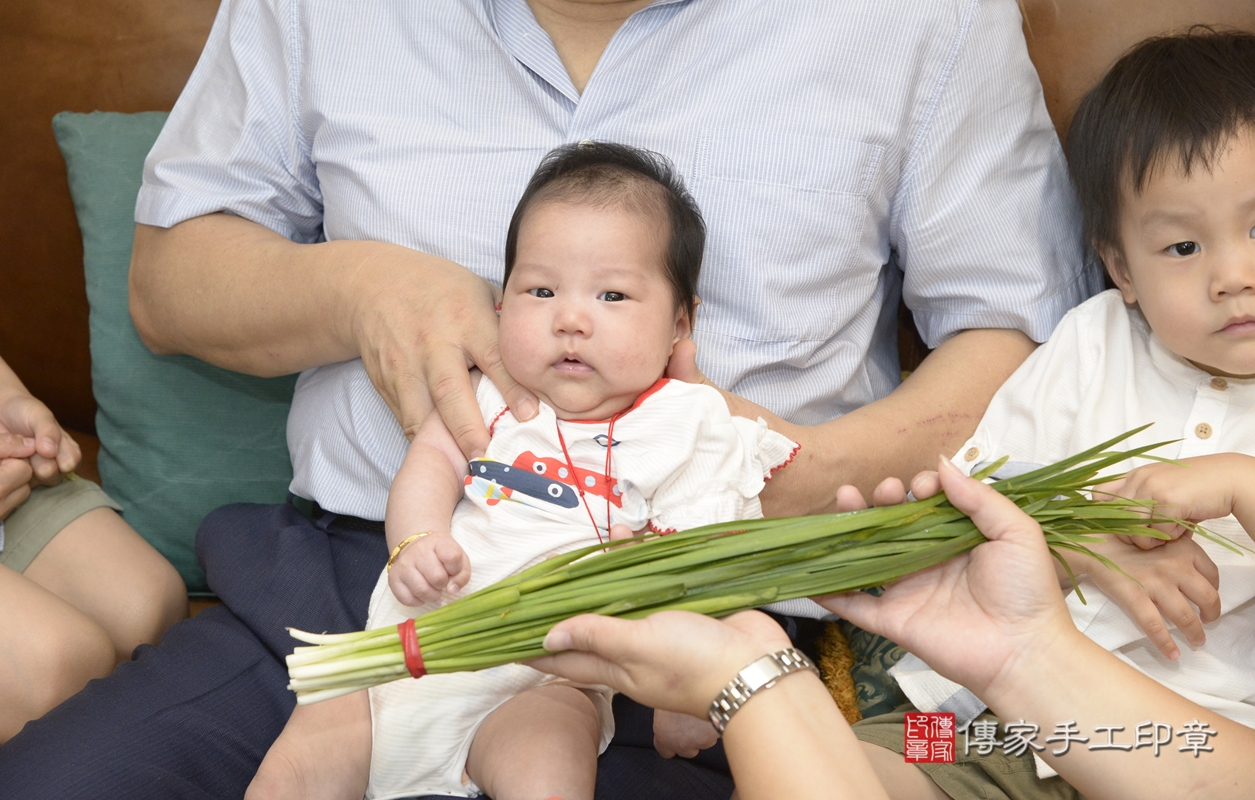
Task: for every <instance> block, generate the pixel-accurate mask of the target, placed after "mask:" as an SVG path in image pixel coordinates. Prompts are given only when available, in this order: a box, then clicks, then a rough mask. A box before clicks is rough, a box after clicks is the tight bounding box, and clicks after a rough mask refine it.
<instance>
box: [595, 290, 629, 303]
mask: <svg viewBox="0 0 1255 800" xmlns="http://www.w3.org/2000/svg"><path fill="white" fill-rule="evenodd" d="M597 299H598V300H605V301H606V302H608V303H617V302H619V301H620V300H626V299H627V295H625V294H624V293H623V292H602V293H601V294H599V295H597Z"/></svg>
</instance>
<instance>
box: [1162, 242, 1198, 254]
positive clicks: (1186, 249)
mask: <svg viewBox="0 0 1255 800" xmlns="http://www.w3.org/2000/svg"><path fill="white" fill-rule="evenodd" d="M1168 252H1169V253H1171V254H1172V255H1174V256H1192V255H1194V254H1195V253H1197V252H1198V243H1197V242H1177V243H1176V244H1170V245H1168Z"/></svg>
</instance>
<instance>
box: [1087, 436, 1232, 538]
mask: <svg viewBox="0 0 1255 800" xmlns="http://www.w3.org/2000/svg"><path fill="white" fill-rule="evenodd" d="M1252 481H1255V458H1252V457H1250V456H1244V455H1241V454H1239V453H1217V454H1215V455H1210V456H1197V457H1195V458H1183V459H1181V461H1180V462H1179V463H1176V464H1148V465H1146V466H1144V467H1138V468H1137V469H1135V470H1132V471H1130V472H1129V474H1128V475H1126V476H1124V478H1123V479H1121V480H1118V481H1113V482H1111V483H1105V484H1102V485H1101V486H1097V487H1095V488H1094V494H1095V496H1096V497H1098V496H1100V495H1102V494H1107V495H1111V496H1114V497H1125V498H1128V499H1130V500H1154V501H1155V503H1156V505H1155V510H1156V511H1158V512H1159V513H1160V514H1161V515H1163V516H1168V517H1176V518H1178V519H1183V520H1187V521H1189V522H1204V521H1206V520H1209V519H1220V518H1221V517H1227V516H1228V515H1230V514H1234V513H1238V511H1239V506H1240V505H1241V504H1242V491H1243V489H1246V490H1247V491H1255V489H1253V488H1251V487H1255V483H1252ZM1239 521H1240V520H1239ZM1150 527H1152V528H1154V529H1156V530H1159V531H1162V532H1164V533H1166V534H1168V536H1170V537H1171V538H1173V539H1176V538H1178V537H1179V536H1181V535H1182V534H1183V533H1185V531H1186V529H1185V528H1182V527H1181V526H1180V525H1175V524H1172V523H1158V524H1155V525H1152V526H1150ZM1119 538H1120V539H1121V540H1122V541H1124V542H1128V543H1129V544H1135V545H1137V546H1138V547H1141V548H1143V549H1149V548H1152V547H1158V546H1159V545H1161V544H1164V540H1162V539H1154V538H1151V537H1149V536H1121V537H1119Z"/></svg>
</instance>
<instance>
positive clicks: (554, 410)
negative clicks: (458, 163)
mask: <svg viewBox="0 0 1255 800" xmlns="http://www.w3.org/2000/svg"><path fill="white" fill-rule="evenodd" d="M704 239H705V229H704V225H703V223H702V219H701V216H700V213H699V212H698V210H697V208H696V205H695V204H694V203H693V201H692V199H691V197H690V196H689V195H688V193H687V192H686V191H685V189H684V188H683V185H682V183H681V182H680V180H679V179H678V178H676V177H675V176H674V175H673V173H672V171H671V169H670V166H669V165H668V164H666V163H665V161H664V160H663V159H662V158H661V157H660V156H656V155H654V154H651V153H647V152H644V151H640V150H635V149H633V148H629V147H625V146H622V145H614V144H606V143H594V142H583V143H580V144H578V145H571V146H567V147H563V148H560V149H558V150H556V151H554V152H553V153H551V154H550V155H549V156H547V157H546V158H545V160H544V161H543V162H542V164H541V166H540V168H539V169H538V171H537V172H536V174H535V175H534V176H533V177H532V179H531V182H530V183H529V184H528V187H527V189H526V191H525V192H524V194H523V197H522V199H521V200H520V201H519V204H518V207H517V209H516V210H515V213H514V217H513V219H512V220H511V223H510V228H509V232H508V236H507V242H506V258H505V276H504V295H503V298H502V301H501V305H500V318H501V327H500V343H501V345H500V347H501V360H502V363H503V364H504V366H505V367H506V369H507V370H508V371H509V372H510V374H511V376H513V377H514V378H515V379H516V380H518V381H519V383H520V384H522V385H523V386H525V387H526V388H527V389H529V390H530V391H532V392H533V393H534V394H535V395H536V396H537V398H538V399H539V400H540V412H539V413H538V414H537V416H536V417H534V418H533V419H531V420H528V421H527V422H520V421H519V420H517V419H516V418H515V417H514V416H513V415H512V414H511V413H510V409H509V408H508V407H507V406H506V404H505V400H504V399H503V397H502V395H501V393H500V392H499V391H498V390H497V388H496V387H495V386H494V385H493V384H492V383H491V381H489V380H488V379H487V378H484V377H482V376H479V375H476V380H477V384H476V396H477V398H478V400H479V404H480V408H481V410H482V411H483V414H484V420H485V422H486V423H487V424H488V427H489V433H490V435H491V437H492V438H491V441H490V444H489V446H488V450H487V452H486V453H485V454H484V456H482V457H480V458H476V459H474V460H472V461H471V462H470V464H469V465H468V464H467V463H466V461H465V459H464V458H463V456H462V454H461V452H460V451H459V449H458V447H457V445H456V444H455V442H454V440H453V437H452V436H451V435H450V433H449V431H448V430H447V429H446V428H445V426H444V423H443V422H442V421H441V420H440V418H439V416H438V415H436V414H432V415H430V416H429V417H428V418H427V420H426V421H425V422H424V424H423V426H422V427H421V429H420V430H419V432H418V434H417V435H416V436H415V439H414V441H413V443H412V444H411V446H410V449H409V451H408V453H407V455H406V458H405V461H404V463H403V464H402V466H401V469H400V471H399V472H398V473H397V476H396V478H395V480H394V482H393V484H392V489H391V491H390V492H389V496H388V507H387V512H386V520H385V529H386V535H387V539H388V544H389V546H390V547H392V554H391V557H390V559H389V565H388V569H387V571H385V573H384V574H382V575H381V576H380V579H379V583H378V584H377V585H376V587H375V591H374V594H373V596H372V598H371V604H370V620H369V623H368V625H369V627H383V626H389V625H396V624H397V623H399V622H401V621H403V620H405V619H408V618H410V617H413V616H416V615H418V614H421V613H423V612H425V611H428V610H431V609H433V608H436V607H438V606H440V605H442V604H444V603H446V602H449V601H450V600H453V599H456V598H457V597H461V596H464V595H466V594H468V593H470V592H473V591H475V590H477V589H479V588H482V587H484V586H487V585H489V584H491V583H494V582H496V581H498V580H501V579H502V578H504V577H506V576H508V575H510V574H512V573H515V572H517V571H519V570H522V569H525V568H526V567H529V566H531V565H532V564H535V563H537V562H539V561H541V560H543V559H545V558H548V557H550V556H553V555H556V554H558V553H562V552H565V551H569V550H572V549H575V548H579V547H585V546H588V545H590V544H597V543H599V542H608V541H609V540H610V539H611V538H616V539H618V538H626V537H628V536H631V535H633V533H634V532H641V531H644V530H647V529H648V530H652V531H654V532H656V533H667V532H670V531H674V530H679V529H684V528H692V527H695V526H698V525H704V524H708V523H713V522H717V521H727V520H732V519H741V518H747V517H759V516H761V515H762V509H761V506H760V505H759V502H758V493H759V492H760V491H761V489H762V488H763V483H764V481H765V480H766V479H768V478H769V477H770V475H771V473H772V471H774V470H775V469H778V468H780V467H781V466H783V465H784V464H786V463H788V461H790V460H791V458H792V457H793V454H794V453H795V452H796V450H797V445H795V444H794V443H793V442H791V441H789V440H788V439H786V438H785V437H783V436H781V435H779V434H777V433H774V432H772V431H770V430H769V429H768V428H767V425H766V423H765V422H764V421H762V420H758V421H756V422H755V421H751V420H748V419H743V418H738V417H732V416H731V415H730V414H729V413H728V409H727V406H726V404H725V402H724V400H723V398H722V396H721V395H720V394H719V392H718V391H716V390H715V389H712V388H710V387H707V386H701V385H693V384H686V383H681V382H677V381H671V380H668V379H666V378H665V377H664V372H665V369H666V365H667V360H668V358H669V357H670V354H671V351H672V348H673V347H674V345H675V344H676V343H677V342H679V341H680V340H681V339H684V338H686V337H688V335H689V333H690V331H691V328H692V319H693V313H694V311H695V306H696V302H697V300H696V284H697V276H698V270H699V268H700V264H701V256H702V248H703V244H704ZM612 529H613V536H612ZM610 699H611V692H610V690H609V689H607V688H606V687H600V686H576V685H572V684H571V683H569V682H566V681H564V680H561V679H557V678H554V677H553V676H549V675H545V674H543V673H540V672H538V671H536V670H534V669H532V668H530V667H527V666H523V665H517V664H512V665H507V666H503V667H497V668H494V669H490V670H483V671H480V672H469V673H456V674H447V675H427V676H424V677H422V678H420V679H418V680H413V679H406V680H401V681H395V682H393V683H389V684H385V685H383V686H380V687H377V688H375V689H371V690H370V712H371V729H372V751H371V763H370V772H369V783H368V786H367V792H366V793H367V796H368V797H372V798H392V797H410V796H414V795H420V796H421V795H445V796H459V797H473V796H476V795H478V794H479V793H480V792H485V793H487V794H488V795H490V796H491V797H493V798H495V800H511V798H534V799H535V800H545V798H550V797H554V796H558V797H562V798H564V800H576V799H577V798H587V799H588V800H591V798H592V796H593V787H594V783H595V778H596V763H597V756H598V754H599V753H600V752H601V751H602V750H604V748H605V747H606V745H607V744H608V743H609V740H610V737H611V735H612V734H613V716H612V714H611V709H610ZM309 708H311V709H312V708H317V706H310V707H309ZM300 730H301V729H300V727H299V726H297V725H294V724H290V725H289V727H288V729H285V732H284V737H294V736H298V735H299V733H300ZM354 752H360V748H359V749H356V750H355V749H353V748H348V747H346V748H345V750H344V753H345V757H346V759H349V758H350V756H351V755H352V753H354ZM325 768H326V765H323V766H322V767H321V769H325ZM346 768H349V769H351V766H349V765H346ZM359 768H360V765H359ZM357 796H358V797H360V796H361V794H360V792H358V793H357Z"/></svg>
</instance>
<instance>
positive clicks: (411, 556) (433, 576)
mask: <svg viewBox="0 0 1255 800" xmlns="http://www.w3.org/2000/svg"><path fill="white" fill-rule="evenodd" d="M470 579H471V561H470V559H469V558H467V557H466V551H465V550H463V549H462V546H461V545H460V544H458V543H457V542H456V541H454V539H453V537H452V536H451V535H450V534H448V533H429V534H428V535H426V536H424V537H423V538H421V539H419V540H418V541H416V542H414V543H412V544H410V545H407V546H406V547H405V549H403V550H402V551H401V554H400V555H399V556H397V560H396V561H394V562H393V564H392V570H391V571H390V572H389V573H388V587H389V588H391V589H392V594H393V595H395V596H396V598H397V600H398V601H400V602H401V604H402V605H407V606H417V605H420V604H422V603H434V602H436V601H437V600H439V599H440V594H441V592H442V591H447V592H448V593H449V594H455V593H457V591H458V590H459V589H461V588H462V587H464V586H466V584H467V582H468V581H470Z"/></svg>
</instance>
